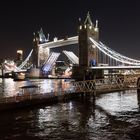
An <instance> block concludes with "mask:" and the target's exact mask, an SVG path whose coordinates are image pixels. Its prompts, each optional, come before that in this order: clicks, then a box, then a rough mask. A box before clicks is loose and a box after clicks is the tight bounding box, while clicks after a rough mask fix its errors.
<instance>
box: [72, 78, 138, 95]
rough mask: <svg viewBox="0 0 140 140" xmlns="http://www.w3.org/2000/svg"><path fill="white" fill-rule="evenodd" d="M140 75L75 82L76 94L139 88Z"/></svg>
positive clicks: (73, 83)
mask: <svg viewBox="0 0 140 140" xmlns="http://www.w3.org/2000/svg"><path fill="white" fill-rule="evenodd" d="M138 77H139V76H138V75H115V76H105V77H104V78H102V79H94V80H85V81H75V82H72V85H73V86H74V88H75V92H92V91H101V92H102V91H111V90H112V91H113V90H123V89H130V88H137V79H138Z"/></svg>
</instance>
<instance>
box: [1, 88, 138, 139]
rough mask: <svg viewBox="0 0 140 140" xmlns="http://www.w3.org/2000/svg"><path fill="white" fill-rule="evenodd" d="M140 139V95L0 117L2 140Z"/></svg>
mask: <svg viewBox="0 0 140 140" xmlns="http://www.w3.org/2000/svg"><path fill="white" fill-rule="evenodd" d="M28 139H29V140H137V139H140V93H139V94H138V93H137V91H136V90H128V91H123V92H114V93H108V94H102V95H98V96H96V100H94V99H93V98H92V96H91V97H85V98H82V97H79V99H75V100H73V101H72V100H71V101H66V102H64V103H58V104H53V105H48V106H42V107H38V108H28V109H22V110H15V111H10V112H5V113H0V140H28Z"/></svg>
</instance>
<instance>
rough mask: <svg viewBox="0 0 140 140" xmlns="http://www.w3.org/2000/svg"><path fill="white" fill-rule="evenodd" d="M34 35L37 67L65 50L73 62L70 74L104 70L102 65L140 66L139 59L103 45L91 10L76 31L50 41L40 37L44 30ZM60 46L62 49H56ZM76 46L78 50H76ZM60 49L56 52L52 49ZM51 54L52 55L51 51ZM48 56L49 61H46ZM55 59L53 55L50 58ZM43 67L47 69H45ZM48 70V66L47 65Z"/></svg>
mask: <svg viewBox="0 0 140 140" xmlns="http://www.w3.org/2000/svg"><path fill="white" fill-rule="evenodd" d="M38 36H39V37H38V38H37V36H35V38H34V44H35V45H34V48H35V51H34V56H35V59H34V60H35V65H36V67H38V68H40V67H42V66H43V67H44V70H45V65H46V67H47V68H48V65H53V64H54V63H55V61H57V59H58V57H59V56H61V55H62V53H63V55H64V54H65V55H66V56H67V58H68V59H69V60H70V61H71V63H73V76H76V75H79V76H80V75H81V77H83V75H85V72H86V71H93V70H97V69H98V70H101V69H102V70H103V69H108V70H110V69H139V68H140V60H135V59H132V58H129V57H126V56H124V55H122V54H120V53H118V52H116V51H114V50H113V49H111V48H110V47H108V46H106V45H105V44H103V43H102V42H101V41H100V40H99V27H98V21H97V20H96V22H95V24H94V23H93V22H92V20H91V17H90V14H89V13H88V14H87V16H86V19H85V21H84V22H82V21H80V22H79V27H78V35H77V36H73V37H67V38H64V39H60V40H58V39H57V38H56V37H55V38H54V40H53V41H48V40H47V41H45V40H46V39H44V40H43V39H42V40H40V38H43V37H44V35H43V30H42V29H41V34H39V35H38ZM69 46H72V47H73V51H70V50H67V49H68V47H69ZM57 48H61V49H62V51H61V52H58V51H56V50H57ZM76 49H78V53H77V54H76V51H75V50H76ZM52 51H53V52H57V53H61V54H60V55H57V56H58V57H57V58H56V56H55V54H54V53H52ZM52 54H53V55H52ZM50 57H51V58H55V61H50V60H49V59H48V58H50ZM46 60H48V61H49V63H48V62H47V61H46ZM52 60H54V59H52ZM47 68H46V69H47ZM50 70H51V69H50Z"/></svg>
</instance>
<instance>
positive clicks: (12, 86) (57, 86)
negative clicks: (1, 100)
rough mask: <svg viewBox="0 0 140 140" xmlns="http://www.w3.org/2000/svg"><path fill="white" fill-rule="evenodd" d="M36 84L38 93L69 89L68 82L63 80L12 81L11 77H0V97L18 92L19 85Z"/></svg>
mask: <svg viewBox="0 0 140 140" xmlns="http://www.w3.org/2000/svg"><path fill="white" fill-rule="evenodd" d="M27 85H28V86H29V85H38V86H39V87H40V88H39V92H40V93H48V92H53V91H59V90H69V88H70V84H69V83H68V82H65V80H59V79H58V80H51V79H31V80H27V81H13V79H11V78H5V79H0V97H9V96H15V95H17V94H18V93H19V92H20V87H22V86H27Z"/></svg>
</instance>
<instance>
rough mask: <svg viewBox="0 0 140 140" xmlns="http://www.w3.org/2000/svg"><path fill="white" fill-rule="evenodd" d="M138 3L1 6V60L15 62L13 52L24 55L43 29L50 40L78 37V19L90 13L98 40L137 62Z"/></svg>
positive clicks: (93, 1) (139, 44)
mask: <svg viewBox="0 0 140 140" xmlns="http://www.w3.org/2000/svg"><path fill="white" fill-rule="evenodd" d="M139 5H140V4H139V3H138V1H136V0H134V1H131V0H130V1H126V0H124V1H123V2H122V1H121V0H118V1H113V2H112V1H111V0H109V1H101V0H87V1H80V0H77V1H73V0H72V1H70V2H66V1H64V0H61V1H59V2H51V3H50V2H49V1H48V3H45V1H41V2H40V3H35V2H34V3H32V4H29V3H28V2H27V1H24V2H15V1H14V2H2V3H1V6H0V17H1V23H0V25H1V26H0V30H1V33H0V49H1V53H0V56H1V57H0V58H7V57H10V58H14V57H15V56H16V50H17V49H22V50H23V51H24V55H25V57H26V55H27V54H28V53H29V52H30V50H31V49H32V48H33V45H32V39H33V32H37V31H39V30H40V28H41V27H42V28H43V31H44V34H45V35H46V36H47V34H48V33H49V34H50V40H53V38H54V37H58V39H61V38H64V37H65V36H69V37H71V36H75V35H77V28H78V19H79V18H81V19H82V20H85V17H86V14H87V12H88V11H89V12H90V15H91V19H92V21H93V23H94V24H95V21H96V20H98V21H99V29H100V40H101V41H102V42H103V43H104V44H106V45H107V46H109V47H111V48H112V49H114V50H116V51H118V52H119V53H122V54H124V55H126V56H129V57H132V58H135V59H140V56H139V51H140V39H139V38H140V37H139V32H140V27H139V25H140V17H139V13H140V9H139Z"/></svg>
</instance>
